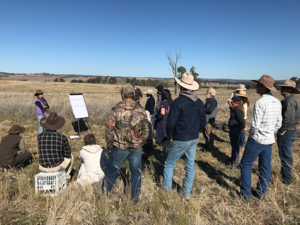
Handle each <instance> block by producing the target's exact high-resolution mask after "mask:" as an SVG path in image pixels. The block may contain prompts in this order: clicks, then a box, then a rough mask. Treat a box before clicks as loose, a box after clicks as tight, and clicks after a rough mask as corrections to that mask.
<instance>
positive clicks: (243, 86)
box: [236, 84, 247, 91]
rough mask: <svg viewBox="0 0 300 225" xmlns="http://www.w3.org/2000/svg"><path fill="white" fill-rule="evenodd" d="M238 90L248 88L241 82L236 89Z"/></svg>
mask: <svg viewBox="0 0 300 225" xmlns="http://www.w3.org/2000/svg"><path fill="white" fill-rule="evenodd" d="M236 90H237V91H246V90H247V88H246V86H245V85H244V84H239V88H238V89H236Z"/></svg>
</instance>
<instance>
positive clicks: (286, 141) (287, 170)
mask: <svg viewBox="0 0 300 225" xmlns="http://www.w3.org/2000/svg"><path fill="white" fill-rule="evenodd" d="M296 135H297V130H289V131H287V132H285V133H284V134H283V135H280V134H279V133H278V134H277V144H278V150H279V157H280V160H281V166H282V167H281V176H282V182H283V183H284V184H287V185H289V184H291V169H292V166H293V156H292V150H293V144H294V141H295V138H296Z"/></svg>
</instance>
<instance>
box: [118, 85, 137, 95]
mask: <svg viewBox="0 0 300 225" xmlns="http://www.w3.org/2000/svg"><path fill="white" fill-rule="evenodd" d="M121 93H123V94H124V95H129V94H130V93H132V94H134V93H135V90H134V87H132V85H130V84H126V85H124V86H122V88H121Z"/></svg>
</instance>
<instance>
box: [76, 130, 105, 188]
mask: <svg viewBox="0 0 300 225" xmlns="http://www.w3.org/2000/svg"><path fill="white" fill-rule="evenodd" d="M84 144H85V146H83V147H82V149H81V150H80V155H79V157H80V158H81V160H82V162H81V163H80V166H79V171H78V178H77V182H78V183H80V184H86V183H94V182H98V181H100V180H101V179H102V178H103V177H104V174H105V170H106V167H107V165H108V159H107V157H106V155H105V153H104V151H103V149H102V148H101V147H100V145H96V139H95V136H94V135H93V134H87V135H85V137H84Z"/></svg>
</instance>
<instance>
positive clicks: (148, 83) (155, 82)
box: [126, 77, 170, 88]
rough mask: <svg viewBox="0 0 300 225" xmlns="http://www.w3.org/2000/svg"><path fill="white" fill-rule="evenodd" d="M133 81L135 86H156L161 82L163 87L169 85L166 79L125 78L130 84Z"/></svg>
mask: <svg viewBox="0 0 300 225" xmlns="http://www.w3.org/2000/svg"><path fill="white" fill-rule="evenodd" d="M132 83H135V84H136V86H149V87H157V86H158V85H160V84H162V85H164V88H168V87H170V84H168V82H166V81H162V80H157V79H155V80H152V79H147V80H146V79H143V80H138V79H136V78H135V77H134V78H131V79H130V78H126V84H132Z"/></svg>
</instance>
